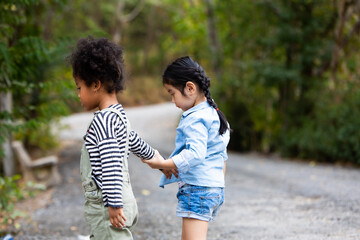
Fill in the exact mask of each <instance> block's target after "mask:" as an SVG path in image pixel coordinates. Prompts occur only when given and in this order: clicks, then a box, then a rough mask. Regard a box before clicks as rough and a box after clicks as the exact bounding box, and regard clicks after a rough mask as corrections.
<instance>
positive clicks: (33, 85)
mask: <svg viewBox="0 0 360 240" xmlns="http://www.w3.org/2000/svg"><path fill="white" fill-rule="evenodd" d="M64 2H65V1H55V2H52V3H45V2H39V1H10V2H6V1H5V2H1V3H0V19H1V22H2V24H1V25H0V32H1V34H0V52H1V53H2V54H0V69H1V71H0V93H1V92H9V91H10V92H11V93H12V98H13V105H14V106H15V107H14V108H13V111H12V112H11V113H9V112H5V111H3V112H1V113H0V129H1V130H3V131H1V132H2V134H1V136H0V143H2V142H3V141H4V139H5V137H9V136H11V133H12V132H17V133H18V136H21V137H22V138H21V139H23V140H24V141H25V143H26V144H27V145H29V144H33V146H38V145H39V143H41V146H38V147H40V148H41V149H48V148H51V147H53V146H55V145H56V144H55V142H54V141H55V140H56V139H55V138H54V137H53V136H52V135H51V132H50V125H49V123H50V122H51V121H53V120H54V119H56V117H58V116H62V115H66V114H68V113H69V110H68V106H67V104H66V103H67V102H68V101H71V100H70V99H74V97H75V93H74V92H73V90H72V89H71V90H70V87H69V84H67V83H66V81H69V80H66V81H64V80H63V79H62V77H59V75H56V74H55V73H56V72H57V71H58V70H57V69H59V67H56V66H57V64H58V63H59V62H61V63H62V64H63V61H64V53H66V52H67V51H68V50H67V47H68V45H69V44H70V42H71V40H69V39H66V38H61V39H60V38H59V39H57V40H56V41H46V40H45V38H46V36H44V35H45V32H46V29H44V28H46V26H44V25H42V23H41V22H40V21H38V20H39V19H42V18H43V17H44V16H45V15H46V13H47V11H49V8H53V7H61V6H63V3H64ZM60 9H61V8H60ZM71 87H72V86H71ZM14 122H16V125H14V124H13V123H14ZM3 133H4V134H3ZM39 137H41V138H39ZM39 139H41V140H40V141H39ZM1 154H2V151H1V150H0V155H1Z"/></svg>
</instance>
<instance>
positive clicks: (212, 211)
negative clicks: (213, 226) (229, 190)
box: [176, 184, 224, 222]
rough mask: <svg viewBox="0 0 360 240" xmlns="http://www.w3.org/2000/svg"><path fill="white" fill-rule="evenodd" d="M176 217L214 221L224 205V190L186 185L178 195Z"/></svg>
mask: <svg viewBox="0 0 360 240" xmlns="http://www.w3.org/2000/svg"><path fill="white" fill-rule="evenodd" d="M177 198H178V205H177V208H176V216H178V217H185V218H195V219H199V220H203V221H207V222H209V221H213V220H214V219H215V217H216V215H217V214H218V212H219V210H220V207H221V206H222V204H223V203H224V188H221V187H202V186H194V185H189V184H185V185H184V186H183V187H181V188H180V189H179V191H178V193H177Z"/></svg>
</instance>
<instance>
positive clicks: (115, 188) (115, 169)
mask: <svg viewBox="0 0 360 240" xmlns="http://www.w3.org/2000/svg"><path fill="white" fill-rule="evenodd" d="M109 108H115V109H117V110H119V111H120V112H121V114H122V115H123V116H124V119H125V121H127V118H126V115H125V111H124V109H123V107H122V106H121V105H120V104H115V105H111V106H110V107H109ZM125 144H126V127H125V125H124V124H123V122H122V121H121V119H120V117H119V116H118V115H117V114H116V113H114V112H110V111H98V112H96V113H95V117H94V119H93V121H92V122H91V124H90V127H89V129H88V133H87V135H86V137H85V145H86V149H87V150H88V152H89V157H90V164H91V168H92V177H93V179H94V180H95V182H96V184H97V185H98V186H99V187H100V188H101V189H102V195H103V201H104V206H111V207H123V202H122V185H123V172H122V170H123V159H124V154H125ZM129 150H130V151H131V152H133V153H134V154H135V155H136V156H138V157H139V158H144V159H150V158H152V157H153V156H154V154H155V152H154V149H153V148H152V147H150V145H148V144H147V143H146V142H145V141H144V140H142V139H141V138H140V137H139V135H138V134H137V133H136V132H135V131H132V130H131V131H130V135H129Z"/></svg>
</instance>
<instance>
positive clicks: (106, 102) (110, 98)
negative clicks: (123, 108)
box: [99, 93, 119, 111]
mask: <svg viewBox="0 0 360 240" xmlns="http://www.w3.org/2000/svg"><path fill="white" fill-rule="evenodd" d="M118 103H119V101H118V100H117V97H116V94H115V93H111V94H106V95H104V96H103V98H102V99H101V100H100V103H99V110H100V111H101V110H103V109H105V108H107V107H109V106H111V105H114V104H118Z"/></svg>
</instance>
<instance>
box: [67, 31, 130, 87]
mask: <svg viewBox="0 0 360 240" xmlns="http://www.w3.org/2000/svg"><path fill="white" fill-rule="evenodd" d="M68 61H69V62H70V64H71V66H72V69H73V77H74V78H80V79H81V80H83V81H85V84H86V85H87V86H90V85H91V84H92V83H94V82H97V81H100V82H101V83H102V84H103V86H105V89H106V90H107V92H108V93H112V92H114V91H115V92H116V93H117V92H119V91H121V90H123V89H124V85H125V84H124V73H123V69H124V59H123V49H122V48H121V47H120V46H118V45H116V44H115V43H113V42H111V41H110V40H109V39H107V38H98V39H95V38H93V37H91V36H89V37H87V38H81V39H79V40H78V42H77V45H76V49H75V50H74V51H73V52H72V53H71V54H70V55H69V56H68Z"/></svg>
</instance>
